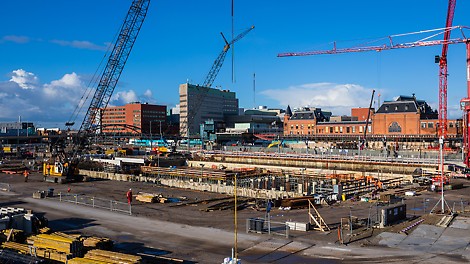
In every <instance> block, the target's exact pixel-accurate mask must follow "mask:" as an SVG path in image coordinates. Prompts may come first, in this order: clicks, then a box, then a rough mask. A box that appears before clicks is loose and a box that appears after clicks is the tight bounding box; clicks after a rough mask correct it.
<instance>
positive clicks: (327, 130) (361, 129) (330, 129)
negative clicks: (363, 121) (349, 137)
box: [289, 125, 372, 135]
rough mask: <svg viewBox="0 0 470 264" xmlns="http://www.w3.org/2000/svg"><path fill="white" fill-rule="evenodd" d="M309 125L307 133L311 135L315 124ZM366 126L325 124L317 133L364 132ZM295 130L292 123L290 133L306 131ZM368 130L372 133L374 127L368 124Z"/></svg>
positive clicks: (299, 133) (301, 126)
mask: <svg viewBox="0 0 470 264" xmlns="http://www.w3.org/2000/svg"><path fill="white" fill-rule="evenodd" d="M307 127H308V129H309V130H308V131H307V134H308V135H310V134H313V133H314V131H310V129H314V126H313V125H311V126H310V125H307ZM298 128H299V126H298V125H297V126H296V129H297V130H298ZM300 128H301V129H303V128H304V126H303V125H300ZM365 128H366V127H365V126H358V127H357V129H356V126H346V127H342V126H334V127H333V126H330V127H329V126H325V127H318V130H317V133H319V134H327V133H329V134H333V133H346V134H349V133H357V132H359V133H362V132H364V130H365ZM293 130H294V126H293V125H291V129H290V132H289V133H290V134H291V135H292V134H297V135H301V134H304V131H303V130H301V131H293ZM367 132H369V133H371V132H372V127H371V126H368V127H367Z"/></svg>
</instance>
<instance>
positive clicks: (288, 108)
mask: <svg viewBox="0 0 470 264" xmlns="http://www.w3.org/2000/svg"><path fill="white" fill-rule="evenodd" d="M286 115H288V116H292V110H291V109H290V106H289V105H287V109H286Z"/></svg>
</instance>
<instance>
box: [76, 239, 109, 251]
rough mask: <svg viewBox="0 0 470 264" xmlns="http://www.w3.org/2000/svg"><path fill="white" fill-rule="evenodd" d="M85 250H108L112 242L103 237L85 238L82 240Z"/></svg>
mask: <svg viewBox="0 0 470 264" xmlns="http://www.w3.org/2000/svg"><path fill="white" fill-rule="evenodd" d="M83 246H84V247H85V248H95V249H104V250H110V249H112V248H113V241H112V240H111V239H109V238H105V237H87V238H85V239H84V240H83Z"/></svg>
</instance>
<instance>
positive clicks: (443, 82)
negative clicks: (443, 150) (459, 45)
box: [439, 0, 456, 138]
mask: <svg viewBox="0 0 470 264" xmlns="http://www.w3.org/2000/svg"><path fill="white" fill-rule="evenodd" d="M455 4H456V0H449V5H448V7H447V19H446V28H450V27H452V21H453V20H454V11H455ZM449 39H450V31H449V30H446V31H445V32H444V44H442V53H441V57H440V59H439V136H440V137H443V138H446V137H447V50H448V43H446V41H447V40H449Z"/></svg>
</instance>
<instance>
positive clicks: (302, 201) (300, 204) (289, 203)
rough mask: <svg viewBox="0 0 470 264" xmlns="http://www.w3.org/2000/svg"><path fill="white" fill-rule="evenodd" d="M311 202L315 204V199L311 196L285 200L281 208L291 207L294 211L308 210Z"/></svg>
mask: <svg viewBox="0 0 470 264" xmlns="http://www.w3.org/2000/svg"><path fill="white" fill-rule="evenodd" d="M309 202H311V203H312V204H315V199H314V198H313V197H311V196H309V197H294V198H285V199H282V200H281V207H290V208H292V209H298V208H307V207H308V204H309Z"/></svg>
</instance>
